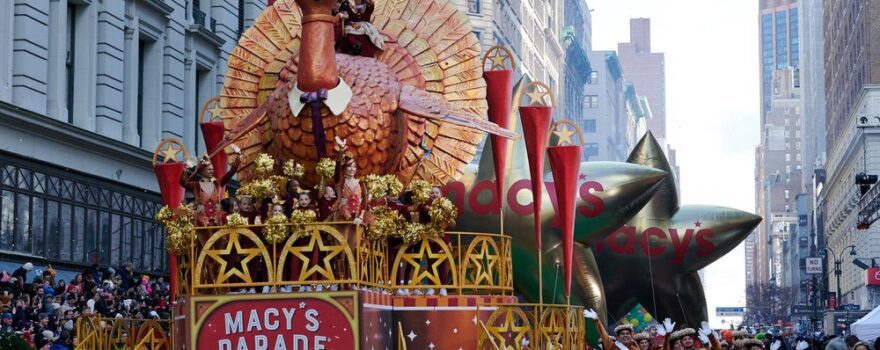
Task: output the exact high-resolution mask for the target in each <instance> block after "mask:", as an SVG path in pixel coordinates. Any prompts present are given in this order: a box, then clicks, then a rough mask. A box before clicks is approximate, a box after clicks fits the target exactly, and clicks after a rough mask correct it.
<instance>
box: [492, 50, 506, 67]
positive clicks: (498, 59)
mask: <svg viewBox="0 0 880 350" xmlns="http://www.w3.org/2000/svg"><path fill="white" fill-rule="evenodd" d="M489 60H491V61H492V70H495V69H496V68H497V69H504V61H506V60H507V57H505V56H502V55H501V50H497V49H496V50H495V52H494V53H493V55H492V56H489Z"/></svg>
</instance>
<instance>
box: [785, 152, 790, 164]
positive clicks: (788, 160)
mask: <svg viewBox="0 0 880 350" xmlns="http://www.w3.org/2000/svg"><path fill="white" fill-rule="evenodd" d="M785 161H786V162H790V161H791V153H786V154H785Z"/></svg>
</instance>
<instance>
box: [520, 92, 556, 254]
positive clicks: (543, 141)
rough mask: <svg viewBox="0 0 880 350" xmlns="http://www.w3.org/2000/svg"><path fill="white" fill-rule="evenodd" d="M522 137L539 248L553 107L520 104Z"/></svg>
mask: <svg viewBox="0 0 880 350" xmlns="http://www.w3.org/2000/svg"><path fill="white" fill-rule="evenodd" d="M519 115H520V121H521V122H522V128H523V138H525V141H526V154H527V155H528V158H529V174H530V175H531V177H532V207H533V208H534V212H535V244H536V245H537V248H538V250H540V249H541V199H542V198H543V197H544V191H543V190H544V187H543V186H544V151H545V150H546V149H547V136H548V132H549V128H550V119H551V118H552V116H553V107H549V106H520V107H519Z"/></svg>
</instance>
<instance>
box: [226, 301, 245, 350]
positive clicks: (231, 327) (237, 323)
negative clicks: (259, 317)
mask: <svg viewBox="0 0 880 350" xmlns="http://www.w3.org/2000/svg"><path fill="white" fill-rule="evenodd" d="M225 318H226V322H224V323H225V324H226V335H232V334H235V333H241V332H243V331H244V328H243V326H244V324H243V323H242V322H241V311H238V312H236V313H235V319H233V318H232V315H230V314H229V313H228V312H227V313H226V315H225ZM229 346H230V350H231V346H232V344H230V345H229Z"/></svg>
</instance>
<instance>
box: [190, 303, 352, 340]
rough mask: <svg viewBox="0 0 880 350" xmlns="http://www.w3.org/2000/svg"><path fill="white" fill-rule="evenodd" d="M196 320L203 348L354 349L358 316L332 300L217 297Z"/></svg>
mask: <svg viewBox="0 0 880 350" xmlns="http://www.w3.org/2000/svg"><path fill="white" fill-rule="evenodd" d="M218 304H219V305H218V306H213V307H212V308H211V309H210V310H208V311H207V313H206V314H205V315H204V316H203V317H202V322H200V325H197V327H199V328H198V330H197V331H196V332H194V333H195V334H196V349H199V350H208V349H210V350H242V349H247V350H277V349H285V350H304V349H310V350H312V349H326V350H330V349H354V348H355V345H356V344H355V339H356V338H355V336H356V335H355V332H356V327H355V325H354V323H355V322H356V319H355V316H354V315H350V314H349V312H348V311H347V310H346V309H345V308H344V307H343V306H342V305H341V304H339V303H337V302H336V301H334V300H332V299H326V300H325V299H319V298H283V299H268V300H265V299H264V300H232V301H228V302H225V303H224V302H223V301H218Z"/></svg>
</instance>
